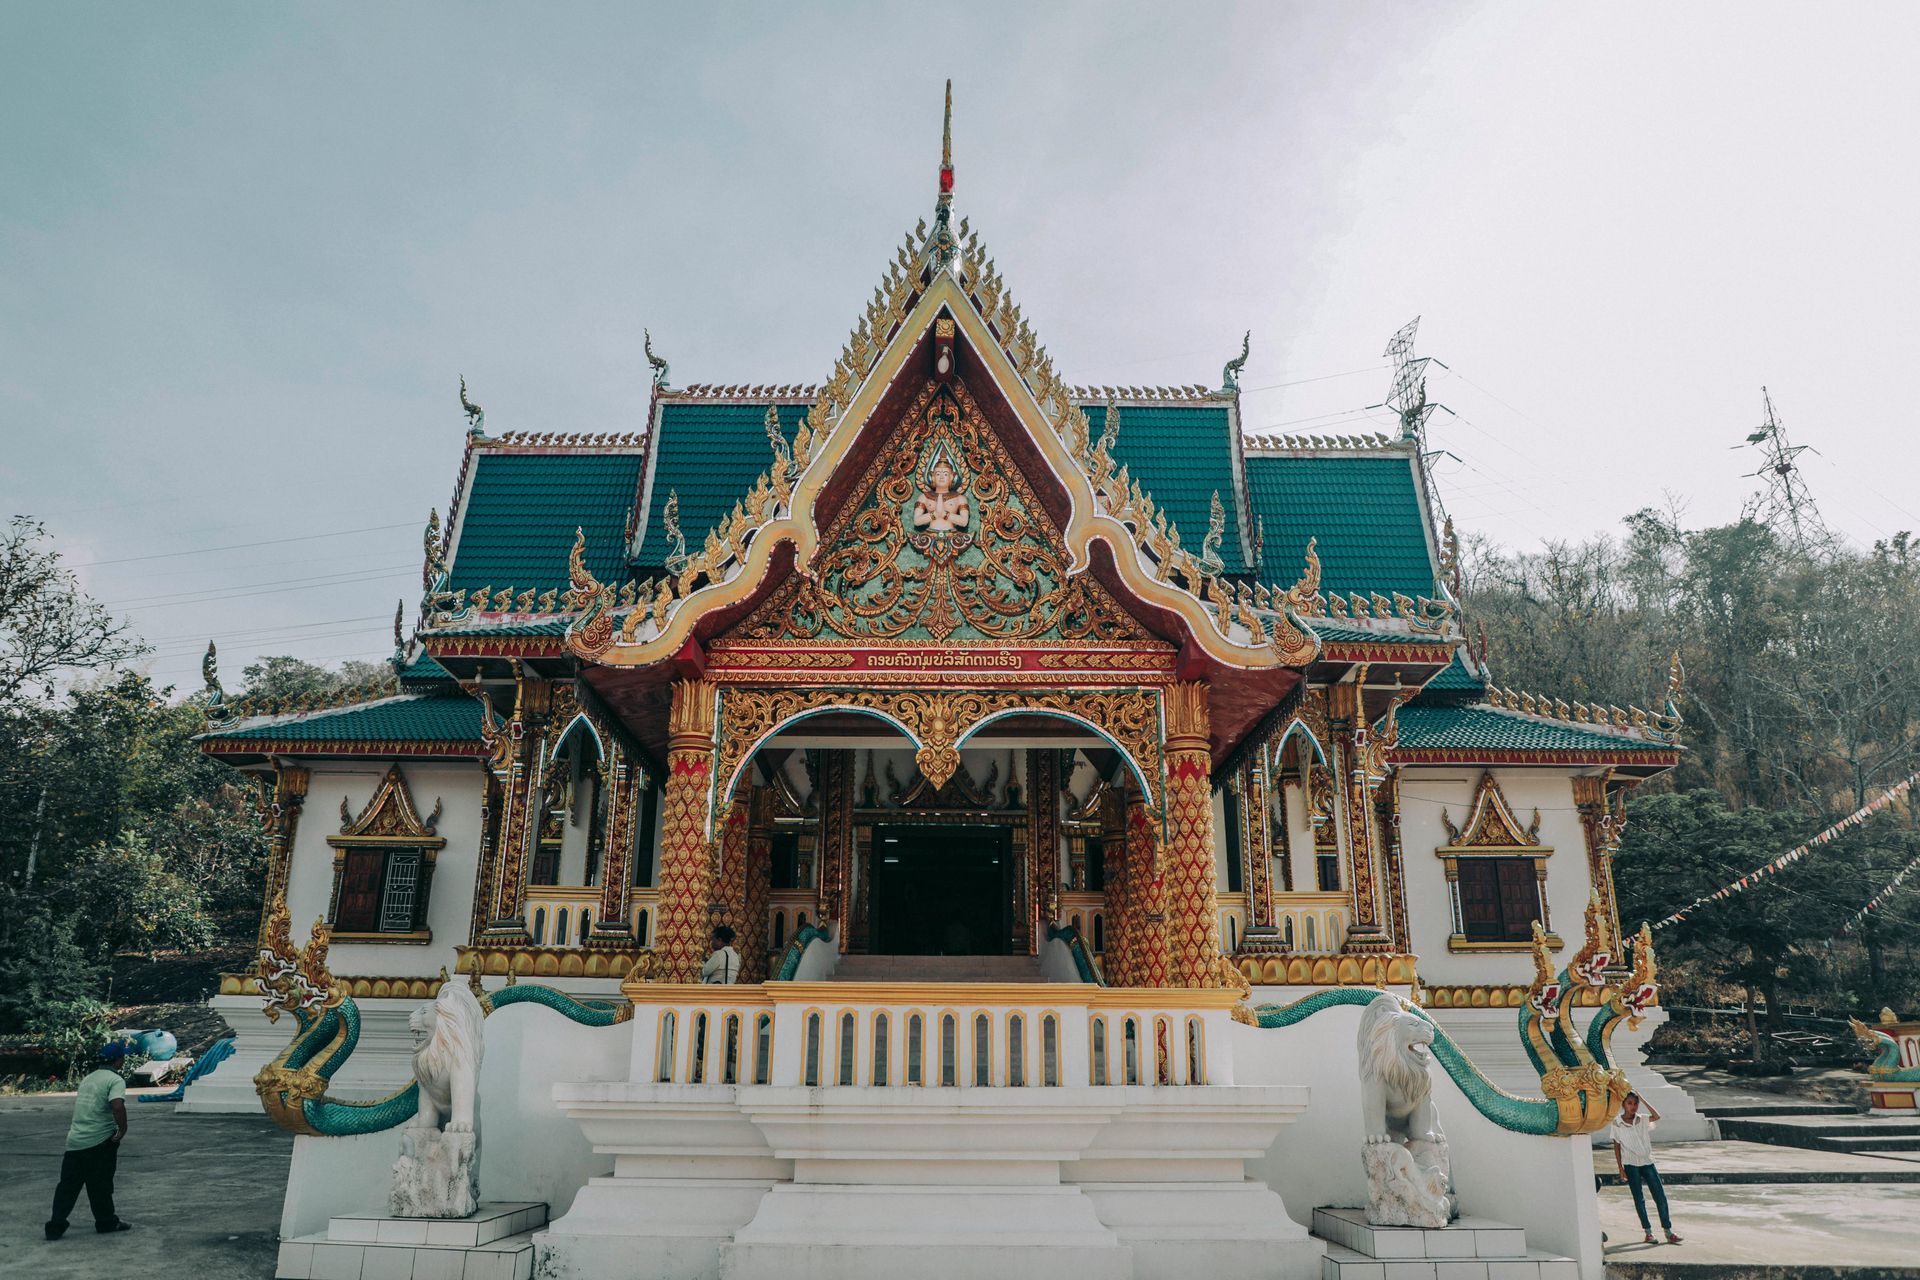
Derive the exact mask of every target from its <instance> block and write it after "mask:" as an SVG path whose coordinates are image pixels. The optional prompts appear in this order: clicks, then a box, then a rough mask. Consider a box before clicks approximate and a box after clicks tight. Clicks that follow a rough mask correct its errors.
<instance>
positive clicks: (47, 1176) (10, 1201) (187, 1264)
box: [0, 1094, 293, 1280]
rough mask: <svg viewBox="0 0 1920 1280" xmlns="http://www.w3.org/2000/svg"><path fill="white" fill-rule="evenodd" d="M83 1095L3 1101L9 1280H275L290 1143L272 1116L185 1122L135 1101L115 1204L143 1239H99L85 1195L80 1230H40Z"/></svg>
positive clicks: (0, 1149)
mask: <svg viewBox="0 0 1920 1280" xmlns="http://www.w3.org/2000/svg"><path fill="white" fill-rule="evenodd" d="M72 1112H73V1095H72V1094H66V1095H64V1096H62V1095H47V1094H41V1095H31V1096H26V1097H12V1098H5V1099H0V1184H4V1185H5V1186H6V1187H7V1188H8V1189H9V1194H7V1195H6V1196H4V1197H0V1276H5V1277H8V1278H9V1280H11V1278H12V1277H16V1276H17V1277H22V1278H23V1280H25V1278H26V1277H32V1278H33V1280H106V1278H108V1277H116V1278H117V1277H129V1276H187V1277H191V1278H192V1280H262V1278H263V1277H267V1276H271V1275H272V1274H273V1264H274V1255H275V1251H276V1248H277V1244H276V1241H275V1239H274V1232H275V1229H276V1228H277V1227H278V1226H279V1222H280V1198H281V1195H282V1193H283V1192H284V1191H285V1190H286V1185H287V1161H288V1159H289V1157H290V1156H291V1155H292V1152H293V1137H292V1135H291V1134H288V1133H286V1132H285V1131H283V1130H281V1129H279V1128H277V1127H275V1126H274V1125H273V1124H272V1122H270V1121H268V1120H267V1119H266V1118H265V1117H264V1116H180V1117H175V1116H174V1115H173V1114H172V1113H173V1104H171V1103H160V1104H155V1105H143V1104H139V1103H133V1102H131V1100H130V1101H129V1107H128V1113H129V1117H130V1122H129V1126H128V1133H127V1141H126V1144H125V1147H124V1148H123V1150H122V1152H121V1155H120V1166H119V1173H118V1176H117V1177H116V1178H115V1181H114V1198H115V1201H116V1203H117V1207H118V1211H119V1213H120V1216H122V1217H123V1218H125V1219H126V1220H127V1221H129V1222H131V1223H133V1224H134V1229H133V1230H132V1231H129V1232H126V1233H124V1234H120V1235H110V1236H101V1235H96V1234H95V1233H94V1230H93V1220H92V1217H91V1215H90V1214H89V1213H88V1211H87V1198H86V1195H85V1194H84V1193H82V1195H81V1197H80V1203H79V1205H78V1206H77V1207H76V1209H75V1211H74V1218H73V1222H72V1225H71V1226H70V1227H69V1228H68V1229H67V1234H66V1236H65V1237H64V1238H62V1239H61V1240H58V1241H55V1242H52V1243H49V1242H48V1241H47V1240H45V1239H44V1238H43V1237H42V1234H41V1229H42V1227H43V1225H44V1224H45V1222H46V1220H47V1211H48V1208H49V1206H50V1205H51V1204H52V1201H53V1186H54V1183H55V1182H56V1181H58V1179H59V1176H60V1156H61V1152H62V1151H63V1149H64V1148H65V1146H66V1137H67V1123H68V1121H69V1119H70V1118H71V1116H72Z"/></svg>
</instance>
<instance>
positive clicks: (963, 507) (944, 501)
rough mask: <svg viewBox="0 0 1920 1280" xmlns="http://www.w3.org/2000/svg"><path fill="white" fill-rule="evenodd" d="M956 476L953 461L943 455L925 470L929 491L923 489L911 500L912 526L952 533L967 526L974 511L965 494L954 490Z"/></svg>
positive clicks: (934, 531) (936, 531) (935, 531)
mask: <svg viewBox="0 0 1920 1280" xmlns="http://www.w3.org/2000/svg"><path fill="white" fill-rule="evenodd" d="M955 479H956V477H955V475H954V472H953V464H952V463H950V462H948V461H947V460H946V459H945V458H940V459H938V460H937V461H935V462H934V464H933V469H932V470H931V471H929V472H928V473H927V482H928V483H929V484H930V485H932V486H933V487H932V490H931V491H929V490H926V489H922V490H921V491H920V496H919V497H917V498H915V499H914V500H913V527H914V528H916V529H926V530H929V531H930V532H933V533H951V532H952V531H953V530H955V529H964V528H966V527H967V522H968V521H969V520H971V519H973V512H972V510H971V509H970V508H969V507H968V505H967V498H966V495H965V494H964V493H955V492H953V483H954V480H955Z"/></svg>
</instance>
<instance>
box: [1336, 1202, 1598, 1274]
mask: <svg viewBox="0 0 1920 1280" xmlns="http://www.w3.org/2000/svg"><path fill="white" fill-rule="evenodd" d="M1313 1234H1314V1235H1316V1236H1319V1237H1320V1238H1321V1239H1323V1240H1326V1241H1327V1242H1328V1245H1327V1255H1326V1258H1325V1259H1324V1260H1323V1261H1322V1262H1321V1264H1320V1275H1321V1280H1379V1277H1380V1276H1382V1275H1383V1274H1384V1275H1386V1276H1390V1277H1392V1280H1441V1277H1443V1276H1445V1277H1449V1278H1451V1277H1467V1276H1475V1277H1483V1278H1484V1277H1490V1276H1499V1277H1502V1280H1579V1275H1580V1265H1579V1264H1578V1263H1577V1262H1575V1261H1574V1260H1573V1259H1571V1258H1562V1257H1559V1256H1557V1255H1555V1254H1551V1253H1542V1252H1540V1251H1539V1250H1535V1249H1528V1248H1527V1233H1526V1232H1524V1231H1522V1230H1521V1229H1520V1228H1519V1227H1516V1226H1514V1225H1513V1224H1511V1223H1507V1222H1495V1221H1493V1220H1492V1219H1489V1218H1456V1219H1454V1220H1453V1221H1452V1222H1450V1223H1448V1224H1447V1225H1446V1226H1444V1227H1376V1226H1373V1225H1372V1224H1370V1223H1369V1222H1368V1221H1367V1213H1366V1210H1364V1209H1315V1210H1314V1211H1313Z"/></svg>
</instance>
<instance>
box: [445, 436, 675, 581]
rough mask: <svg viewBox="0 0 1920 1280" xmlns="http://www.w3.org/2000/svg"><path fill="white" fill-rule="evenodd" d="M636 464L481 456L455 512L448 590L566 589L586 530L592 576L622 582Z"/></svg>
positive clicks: (567, 456) (627, 458)
mask: <svg viewBox="0 0 1920 1280" xmlns="http://www.w3.org/2000/svg"><path fill="white" fill-rule="evenodd" d="M640 463H641V456H640V454H639V453H638V452H626V453H498V452H493V451H489V450H482V451H480V452H479V453H478V454H476V455H475V457H474V463H473V467H474V470H473V479H472V481H471V483H470V484H469V486H468V490H467V496H466V500H465V502H464V503H463V504H462V506H461V509H460V513H459V526H458V529H457V530H456V532H457V537H458V540H457V542H456V544H455V547H454V561H453V569H452V578H451V583H450V585H451V586H452V588H453V589H454V590H457V591H472V590H475V589H477V588H479V587H492V588H493V589H494V590H496V591H498V590H500V589H502V588H505V587H513V588H515V589H516V590H520V591H524V590H526V589H528V588H530V587H531V588H533V589H535V590H540V591H545V590H547V589H549V588H555V587H557V588H559V589H561V590H565V589H566V586H567V557H568V555H569V553H571V552H572V550H573V531H574V530H575V529H576V528H579V529H584V530H585V531H586V535H587V568H588V569H590V570H592V572H593V576H594V577H596V578H598V579H600V581H602V582H625V581H626V579H627V569H626V560H627V513H628V512H629V511H630V510H631V509H632V507H633V504H634V502H635V500H636V499H637V498H638V497H639V491H640ZM703 532H704V531H703Z"/></svg>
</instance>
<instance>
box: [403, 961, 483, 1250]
mask: <svg viewBox="0 0 1920 1280" xmlns="http://www.w3.org/2000/svg"><path fill="white" fill-rule="evenodd" d="M485 1018H486V1012H485V1011H484V1010H483V1009H482V1008H481V1007H480V1001H479V1000H478V999H477V998H476V997H475V996H474V994H473V992H472V990H471V989H470V988H468V986H467V985H466V984H465V983H460V982H443V983H441V984H440V994H439V996H438V997H437V998H436V999H435V1000H434V1002H433V1003H432V1004H424V1005H421V1006H420V1007H419V1008H418V1009H415V1010H414V1011H413V1016H411V1017H410V1018H408V1019H407V1029H408V1030H409V1031H411V1032H412V1033H413V1075H414V1080H415V1083H416V1085H417V1086H418V1097H419V1101H418V1109H417V1110H416V1111H415V1112H414V1116H413V1119H412V1120H411V1121H409V1122H408V1123H407V1125H406V1126H405V1127H404V1128H402V1129H401V1130H400V1158H399V1159H398V1160H397V1161H395V1162H394V1166H393V1182H392V1186H391V1188H390V1191H389V1194H388V1208H389V1209H391V1210H392V1212H393V1213H394V1215H395V1216H397V1217H405V1218H465V1217H468V1216H470V1215H471V1214H473V1213H474V1211H475V1210H477V1209H478V1208H479V1207H480V1122H479V1117H478V1098H477V1093H478V1084H479V1079H480V1057H481V1054H482V1052H483V1051H484V1050H485V1047H486V1042H485Z"/></svg>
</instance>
